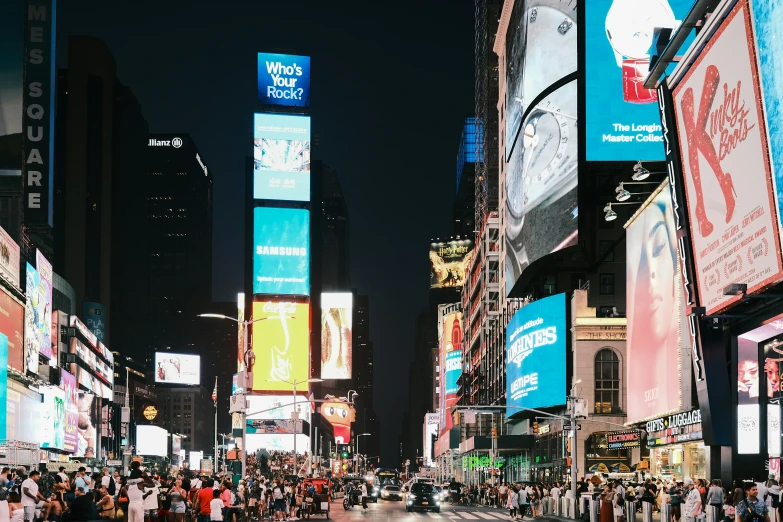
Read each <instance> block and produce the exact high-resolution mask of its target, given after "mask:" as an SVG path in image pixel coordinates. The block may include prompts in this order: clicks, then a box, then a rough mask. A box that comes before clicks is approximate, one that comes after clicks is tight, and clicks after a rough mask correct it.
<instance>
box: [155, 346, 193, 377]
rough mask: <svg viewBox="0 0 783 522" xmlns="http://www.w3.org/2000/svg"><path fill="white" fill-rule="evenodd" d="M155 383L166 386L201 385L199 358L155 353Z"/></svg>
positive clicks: (178, 354) (179, 354)
mask: <svg viewBox="0 0 783 522" xmlns="http://www.w3.org/2000/svg"><path fill="white" fill-rule="evenodd" d="M155 382H159V383H166V384H192V385H199V384H201V356H199V355H186V354H181V353H170V352H156V353H155Z"/></svg>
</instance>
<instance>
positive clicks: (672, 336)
mask: <svg viewBox="0 0 783 522" xmlns="http://www.w3.org/2000/svg"><path fill="white" fill-rule="evenodd" d="M667 185H668V181H664V182H663V184H662V185H661V186H660V187H659V188H658V189H657V190H656V191H655V192H654V193H653V195H652V196H650V198H649V199H648V200H647V202H646V203H645V205H643V206H642V208H641V209H640V211H639V212H638V213H637V214H636V215H635V217H634V218H633V220H632V221H629V223H628V224H627V225H626V234H625V243H626V288H627V290H626V310H627V315H628V340H627V344H626V346H627V357H628V364H627V371H628V380H627V382H628V422H629V423H633V422H638V421H641V420H647V419H649V418H651V417H657V416H660V415H664V414H667V413H670V412H673V411H677V410H679V408H680V406H681V401H680V373H681V370H680V368H681V362H682V361H681V354H682V346H683V343H684V344H685V345H686V346H687V343H688V341H689V339H690V337H689V336H687V335H686V336H682V335H681V334H680V333H681V331H683V329H684V328H687V324H685V305H684V303H683V299H682V277H681V274H680V263H679V262H678V259H677V230H676V227H675V224H674V212H673V211H672V197H671V192H670V191H669V189H668V186H667ZM685 375H688V373H685Z"/></svg>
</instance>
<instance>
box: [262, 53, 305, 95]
mask: <svg viewBox="0 0 783 522" xmlns="http://www.w3.org/2000/svg"><path fill="white" fill-rule="evenodd" d="M258 101H260V102H261V103H262V104H264V105H285V106H289V107H309V106H310V57H309V56H297V55H294V54H274V53H258Z"/></svg>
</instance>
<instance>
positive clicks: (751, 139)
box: [673, 1, 783, 314]
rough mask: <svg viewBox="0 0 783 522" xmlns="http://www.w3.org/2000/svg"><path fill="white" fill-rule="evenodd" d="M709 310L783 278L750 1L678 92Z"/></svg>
mask: <svg viewBox="0 0 783 522" xmlns="http://www.w3.org/2000/svg"><path fill="white" fill-rule="evenodd" d="M673 96H674V106H675V107H674V108H675V114H676V119H677V129H678V132H679V136H680V147H681V155H682V165H683V174H684V178H685V188H686V199H687V204H688V205H687V206H688V213H689V216H690V222H691V238H692V241H693V251H694V262H695V265H696V274H697V284H698V286H699V296H700V300H701V305H702V306H704V307H706V309H707V314H713V313H715V312H719V311H722V310H724V309H726V308H727V307H728V306H730V305H731V304H732V303H733V302H735V301H737V300H738V299H740V298H741V296H724V295H723V289H724V288H725V287H726V286H727V285H729V284H732V283H742V284H747V285H748V293H753V292H756V291H760V290H762V289H763V288H765V287H766V286H769V285H771V284H773V283H775V282H777V281H779V280H780V279H781V277H783V267H782V266H781V259H780V239H779V235H778V217H777V208H776V205H775V196H774V190H773V186H772V174H771V169H770V158H769V155H768V149H767V137H766V131H765V122H764V115H763V111H762V107H761V102H760V99H761V92H760V88H759V84H758V70H757V67H756V61H755V55H754V51H753V43H752V31H751V26H750V15H749V10H748V5H747V1H741V2H738V3H737V5H736V6H735V7H734V8H733V9H732V11H731V12H730V13H729V15H728V16H727V17H726V19H725V20H724V22H723V24H722V25H721V27H720V28H719V29H718V30H717V32H716V33H715V35H713V37H712V39H711V40H710V41H709V42H708V43H707V45H706V46H705V48H704V50H703V51H702V53H701V55H700V56H699V57H698V58H697V59H696V60H695V61H694V63H693V64H692V65H691V68H690V69H689V71H688V72H687V74H685V76H684V77H683V79H682V80H681V81H680V83H679V84H678V85H677V87H676V88H675V89H674V91H673Z"/></svg>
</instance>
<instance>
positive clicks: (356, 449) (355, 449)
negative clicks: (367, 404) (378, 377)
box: [353, 394, 372, 469]
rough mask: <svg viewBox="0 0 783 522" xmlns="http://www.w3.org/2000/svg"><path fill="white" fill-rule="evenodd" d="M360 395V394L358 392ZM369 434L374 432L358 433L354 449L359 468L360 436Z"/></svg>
mask: <svg viewBox="0 0 783 522" xmlns="http://www.w3.org/2000/svg"><path fill="white" fill-rule="evenodd" d="M357 395H358V394H357ZM369 435H372V433H359V434H358V435H356V447H355V448H354V449H353V450H354V451H353V454H354V456H355V457H356V459H355V460H356V468H357V469H358V468H359V437H367V436H369Z"/></svg>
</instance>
